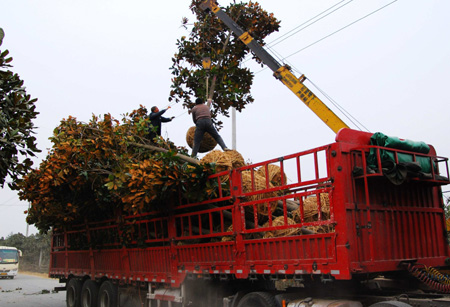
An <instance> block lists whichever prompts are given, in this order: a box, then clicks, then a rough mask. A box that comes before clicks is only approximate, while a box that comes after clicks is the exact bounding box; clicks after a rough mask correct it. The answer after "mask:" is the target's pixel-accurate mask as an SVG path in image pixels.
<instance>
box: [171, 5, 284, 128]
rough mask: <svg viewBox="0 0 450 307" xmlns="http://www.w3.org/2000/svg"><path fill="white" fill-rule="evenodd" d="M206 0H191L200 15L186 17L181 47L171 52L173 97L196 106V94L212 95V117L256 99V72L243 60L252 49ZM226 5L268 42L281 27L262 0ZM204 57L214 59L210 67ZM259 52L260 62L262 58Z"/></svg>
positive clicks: (260, 40) (243, 25)
mask: <svg viewBox="0 0 450 307" xmlns="http://www.w3.org/2000/svg"><path fill="white" fill-rule="evenodd" d="M201 2H202V1H201V0H194V1H192V3H191V6H190V8H191V11H192V13H194V15H195V18H196V20H195V21H194V22H193V23H192V24H190V23H189V20H187V19H186V18H184V19H183V24H184V26H185V27H186V29H187V28H188V27H191V29H190V32H189V34H188V35H187V36H183V37H181V38H180V39H179V40H177V46H178V52H177V53H176V54H175V55H174V57H173V58H172V61H173V65H172V67H171V70H172V74H173V76H174V77H173V79H172V86H171V88H172V90H171V92H170V97H169V100H175V101H176V102H180V101H182V103H183V106H184V107H186V108H188V109H190V108H192V107H193V106H194V100H195V97H202V98H212V99H213V108H212V117H213V119H214V120H215V119H216V117H217V115H218V114H222V115H225V116H229V111H228V110H229V109H230V107H235V108H236V110H238V111H242V109H244V108H245V106H246V105H247V104H249V103H251V102H253V100H254V99H253V97H252V95H251V93H250V88H251V86H252V83H253V73H252V72H251V71H250V70H249V69H248V68H246V67H243V66H242V65H241V64H242V62H243V60H244V59H245V57H246V56H247V55H248V54H249V53H251V52H250V49H249V48H248V47H247V46H246V45H245V44H244V43H242V42H241V41H240V39H239V38H238V37H236V36H235V35H234V34H231V33H230V30H228V28H227V26H226V25H225V24H224V23H222V22H221V21H220V20H219V19H218V18H217V17H216V16H215V15H214V14H211V13H207V12H205V11H203V10H201V9H200V7H199V4H200V3H201ZM224 10H225V12H226V13H227V14H228V15H229V16H230V17H231V18H233V19H234V20H235V22H236V23H237V24H238V25H239V26H240V27H241V28H243V29H245V30H246V31H248V32H249V34H250V35H252V37H253V38H254V39H256V40H257V41H258V43H260V44H261V45H264V42H263V39H264V38H265V37H266V36H267V35H269V34H270V33H272V32H274V31H278V28H279V23H280V22H279V21H278V20H277V19H276V18H275V17H274V16H273V14H269V13H267V12H266V11H264V10H263V9H262V8H261V6H260V5H259V4H258V3H257V2H249V3H240V4H233V5H230V6H229V7H226V8H224ZM253 57H254V56H253ZM205 58H209V59H210V62H211V68H210V70H207V69H204V67H203V59H205ZM254 58H255V60H256V61H258V62H259V63H260V60H259V59H258V58H256V57H254ZM215 122H216V124H217V126H218V127H220V126H221V125H222V123H221V122H220V121H216V120H215Z"/></svg>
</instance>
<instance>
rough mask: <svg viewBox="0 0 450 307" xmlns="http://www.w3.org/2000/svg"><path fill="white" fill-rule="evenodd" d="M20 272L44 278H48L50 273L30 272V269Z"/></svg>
mask: <svg viewBox="0 0 450 307" xmlns="http://www.w3.org/2000/svg"><path fill="white" fill-rule="evenodd" d="M19 272H20V274H25V275H32V276H39V277H42V278H48V274H47V273H37V272H30V271H22V270H21V271H19Z"/></svg>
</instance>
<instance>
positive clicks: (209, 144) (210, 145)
mask: <svg viewBox="0 0 450 307" xmlns="http://www.w3.org/2000/svg"><path fill="white" fill-rule="evenodd" d="M194 135H195V127H191V128H189V129H188V131H187V133H186V142H187V144H188V145H189V147H191V148H194ZM216 146H217V142H216V140H215V139H214V138H213V137H212V136H211V135H210V134H209V133H208V132H205V134H204V136H203V139H202V141H201V142H200V149H199V150H198V152H208V151H211V150H213V149H214V147H216Z"/></svg>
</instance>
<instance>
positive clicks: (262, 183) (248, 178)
mask: <svg viewBox="0 0 450 307" xmlns="http://www.w3.org/2000/svg"><path fill="white" fill-rule="evenodd" d="M253 177H254V180H253V182H254V186H253V184H252V174H251V172H250V171H245V172H242V192H244V193H250V192H255V191H260V190H265V189H266V188H269V189H270V188H273V185H272V184H271V183H270V182H269V186H268V187H267V186H266V178H265V177H264V176H261V175H259V174H257V173H256V172H255V173H253ZM275 196H277V192H266V193H260V194H255V195H250V196H247V197H245V201H253V200H261V199H265V198H270V197H275ZM249 208H250V207H249ZM276 208H277V201H272V202H270V212H273V211H274V210H275V209H276ZM257 210H258V213H259V214H261V215H264V216H267V215H269V202H265V203H260V204H258V205H257Z"/></svg>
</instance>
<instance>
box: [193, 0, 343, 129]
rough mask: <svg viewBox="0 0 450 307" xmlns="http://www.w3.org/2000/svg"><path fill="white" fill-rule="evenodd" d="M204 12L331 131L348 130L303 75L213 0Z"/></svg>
mask: <svg viewBox="0 0 450 307" xmlns="http://www.w3.org/2000/svg"><path fill="white" fill-rule="evenodd" d="M200 8H201V9H202V10H204V11H208V10H209V11H211V12H213V13H214V14H215V15H216V16H217V17H218V18H219V19H220V20H221V21H222V22H223V23H224V24H225V25H226V26H227V27H228V28H230V30H231V31H232V32H233V33H234V34H236V35H237V36H238V37H239V39H240V40H241V41H242V42H243V43H244V44H245V45H247V47H249V48H250V50H251V51H253V53H254V54H255V55H256V56H257V57H258V58H259V59H260V60H261V61H262V62H263V63H264V64H266V65H267V66H268V67H269V68H270V69H271V70H272V71H273V75H274V76H275V78H276V79H278V80H280V81H281V82H282V83H283V84H284V85H286V86H287V87H288V88H289V89H290V90H291V91H292V92H293V93H294V94H295V95H296V96H297V97H298V98H300V100H301V101H303V103H304V104H305V105H306V106H307V107H308V108H310V109H311V110H312V111H313V112H314V113H315V114H316V115H317V116H318V117H319V118H320V119H321V120H322V121H323V122H324V123H325V124H326V125H327V126H328V127H329V128H330V129H331V130H333V131H334V132H335V133H337V132H338V131H339V130H340V129H342V128H349V127H348V126H347V125H346V124H345V123H344V122H343V121H342V120H341V119H340V118H339V117H338V116H337V115H336V114H334V112H333V111H331V110H330V109H329V108H328V107H327V106H326V105H325V104H324V103H323V102H322V101H321V100H320V99H319V98H318V97H317V96H316V95H315V94H314V93H313V92H312V91H311V90H309V88H308V87H306V85H304V84H303V81H305V80H306V77H305V75H302V76H300V78H297V77H296V76H295V75H294V74H293V73H292V72H291V71H290V68H289V66H287V65H281V64H280V63H278V61H277V60H276V59H274V58H273V57H272V55H270V53H268V52H267V51H266V50H265V49H264V48H263V47H262V46H261V45H260V44H259V43H258V42H257V41H256V40H254V39H253V37H252V36H251V35H250V34H249V33H248V32H246V31H244V30H242V29H241V27H239V26H238V25H237V24H236V23H235V22H234V21H233V19H231V18H230V16H228V15H227V14H226V13H225V12H224V11H223V10H222V9H221V8H220V7H219V6H218V5H217V3H216V1H215V0H206V1H204V2H202V3H201V4H200Z"/></svg>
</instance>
